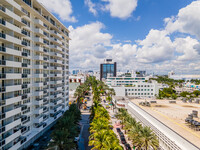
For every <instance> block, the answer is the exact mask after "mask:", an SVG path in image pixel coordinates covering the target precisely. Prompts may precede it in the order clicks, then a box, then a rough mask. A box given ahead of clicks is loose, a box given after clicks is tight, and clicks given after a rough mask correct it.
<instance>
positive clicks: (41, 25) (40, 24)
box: [34, 19, 44, 28]
mask: <svg viewBox="0 0 200 150" xmlns="http://www.w3.org/2000/svg"><path fill="white" fill-rule="evenodd" d="M34 23H35V24H36V25H39V26H40V27H41V28H44V26H43V22H42V20H40V19H35V21H34Z"/></svg>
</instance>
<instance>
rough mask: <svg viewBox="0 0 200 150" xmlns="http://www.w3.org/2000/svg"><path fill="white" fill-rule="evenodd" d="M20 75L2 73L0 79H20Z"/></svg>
mask: <svg viewBox="0 0 200 150" xmlns="http://www.w3.org/2000/svg"><path fill="white" fill-rule="evenodd" d="M20 78H21V74H20V73H4V74H0V79H20Z"/></svg>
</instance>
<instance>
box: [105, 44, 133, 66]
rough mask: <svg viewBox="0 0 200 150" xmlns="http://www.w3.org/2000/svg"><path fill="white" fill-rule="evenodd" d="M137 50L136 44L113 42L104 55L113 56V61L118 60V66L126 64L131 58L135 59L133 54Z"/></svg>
mask: <svg viewBox="0 0 200 150" xmlns="http://www.w3.org/2000/svg"><path fill="white" fill-rule="evenodd" d="M136 51H137V45H136V44H133V45H131V44H124V45H123V44H121V43H119V44H113V45H112V49H111V50H110V51H107V53H106V56H108V57H109V58H113V59H114V60H115V61H117V62H119V64H120V65H119V66H121V67H122V66H124V65H128V64H130V63H131V60H135V55H136Z"/></svg>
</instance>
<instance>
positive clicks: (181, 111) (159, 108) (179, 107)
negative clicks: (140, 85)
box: [131, 99, 200, 147]
mask: <svg viewBox="0 0 200 150" xmlns="http://www.w3.org/2000/svg"><path fill="white" fill-rule="evenodd" d="M131 101H132V102H134V103H135V104H137V105H138V106H140V107H141V108H143V109H144V110H146V111H147V112H148V113H150V114H151V115H153V116H154V117H156V118H157V119H159V120H160V121H161V122H163V123H164V124H165V125H167V126H168V127H170V128H171V129H173V130H174V131H176V132H177V133H179V134H180V135H181V136H183V137H184V138H186V139H187V140H189V141H190V142H191V143H193V144H195V145H196V146H198V147H200V131H195V130H194V129H191V128H190V127H189V124H187V123H185V118H186V117H187V116H188V114H191V113H192V111H193V110H196V111H198V118H194V119H195V120H197V121H199V122H200V104H195V103H183V102H182V101H180V100H177V101H176V104H170V103H169V101H168V100H153V101H157V103H156V104H151V107H145V106H141V105H139V102H144V101H145V100H142V99H132V100H131ZM147 101H151V100H147Z"/></svg>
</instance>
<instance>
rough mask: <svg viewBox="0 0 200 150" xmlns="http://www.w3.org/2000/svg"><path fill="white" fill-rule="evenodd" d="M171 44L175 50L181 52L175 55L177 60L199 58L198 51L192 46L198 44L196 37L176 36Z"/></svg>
mask: <svg viewBox="0 0 200 150" xmlns="http://www.w3.org/2000/svg"><path fill="white" fill-rule="evenodd" d="M173 44H174V47H175V48H176V52H178V53H180V54H181V55H180V56H178V57H177V60H180V61H195V60H196V59H198V58H199V55H198V52H197V50H196V49H195V48H194V46H195V45H197V44H199V42H198V41H197V40H196V39H192V38H191V37H189V36H188V37H186V38H176V39H175V40H174V43H173Z"/></svg>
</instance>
